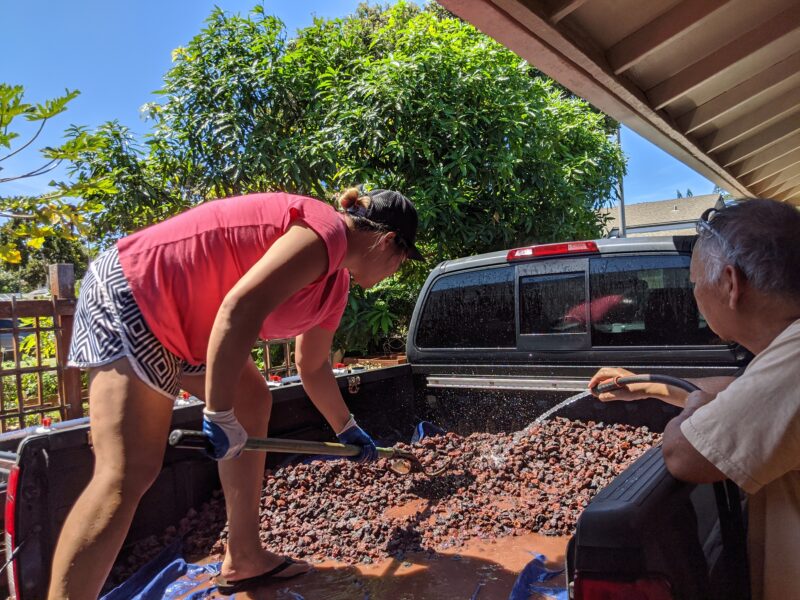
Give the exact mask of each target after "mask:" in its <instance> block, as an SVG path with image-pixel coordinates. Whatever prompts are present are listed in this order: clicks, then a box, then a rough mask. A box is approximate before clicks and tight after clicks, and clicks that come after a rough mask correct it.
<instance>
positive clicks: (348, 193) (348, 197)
mask: <svg viewBox="0 0 800 600" xmlns="http://www.w3.org/2000/svg"><path fill="white" fill-rule="evenodd" d="M359 196H360V193H359V191H358V188H354V187H353V188H349V189H346V190H345V191H344V192H342V194H341V195H340V196H339V206H341V207H342V208H343V209H344V210H347V209H348V208H350V207H351V206H355V204H356V202H358V197H359Z"/></svg>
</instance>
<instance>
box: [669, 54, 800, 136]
mask: <svg viewBox="0 0 800 600" xmlns="http://www.w3.org/2000/svg"><path fill="white" fill-rule="evenodd" d="M798 73H800V52H795V53H794V54H792V55H791V56H790V57H788V58H786V59H784V60H782V61H780V62H777V63H775V64H774V65H772V66H771V67H769V68H768V69H765V70H763V71H761V72H760V73H758V74H757V75H754V76H753V77H751V78H750V79H747V80H746V81H743V82H742V83H740V84H739V85H737V86H736V87H733V88H731V89H729V90H728V91H726V92H724V93H722V94H720V95H719V96H716V97H715V98H712V99H711V100H709V101H708V102H705V103H704V104H701V105H700V106H698V107H697V108H695V109H694V110H692V111H690V112H688V113H686V114H685V115H682V116H680V117H678V119H677V124H678V127H679V128H680V129H681V131H685V132H686V133H691V132H693V131H695V130H697V129H700V128H701V127H702V126H703V125H707V124H708V123H710V122H711V121H713V120H714V119H716V118H718V117H721V116H722V115H724V114H726V113H728V112H730V111H732V110H733V109H735V108H738V107H739V106H741V105H742V104H745V103H746V102H750V101H753V100H756V99H757V98H758V97H759V96H760V95H761V94H763V93H764V92H766V91H768V90H769V89H771V88H772V87H774V86H776V85H778V84H779V83H781V82H783V81H785V80H786V79H789V78H790V77H794V76H797V74H798Z"/></svg>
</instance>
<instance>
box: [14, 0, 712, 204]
mask: <svg viewBox="0 0 800 600" xmlns="http://www.w3.org/2000/svg"><path fill="white" fill-rule="evenodd" d="M256 3H257V2H256V0H216V1H212V0H133V1H118V0H67V1H64V0H25V1H22V0H12V1H10V2H3V3H2V5H3V21H4V25H5V26H4V28H3V29H4V32H3V36H2V37H0V56H2V57H3V58H2V63H0V81H3V82H5V83H12V84H21V85H23V86H25V92H26V100H27V101H29V102H41V101H44V100H45V99H47V98H51V97H54V96H56V95H59V94H62V93H63V91H64V89H65V88H69V89H78V90H80V91H81V95H80V96H79V97H78V98H76V99H75V100H74V101H73V102H72V103H71V104H70V106H69V110H68V111H67V112H66V113H64V114H62V115H60V116H59V117H57V118H55V119H54V120H53V121H52V122H50V123H48V124H47V126H46V127H45V133H44V134H43V136H41V137H40V138H39V140H37V142H40V143H38V145H37V146H36V147H37V148H39V147H42V146H43V145H47V144H57V143H58V142H59V140H60V137H61V135H62V133H63V131H64V129H66V128H67V127H68V126H69V125H71V124H73V123H75V124H80V125H86V126H89V127H95V126H97V125H100V124H101V123H103V122H105V121H108V120H113V119H118V120H119V121H121V122H122V123H123V124H125V125H127V126H128V127H130V128H131V129H132V130H133V131H135V132H136V133H138V134H142V133H144V132H146V131H147V130H148V128H149V125H148V123H147V122H145V121H144V120H142V118H141V117H140V113H139V109H140V107H141V106H142V105H143V104H145V103H146V102H150V101H153V100H155V99H156V98H155V96H154V95H153V94H152V92H153V91H154V90H156V89H158V88H159V87H160V85H161V78H162V76H163V74H164V73H165V72H166V71H167V70H168V69H169V67H170V64H171V59H170V56H171V51H172V50H173V49H174V48H176V47H178V46H181V45H183V44H185V43H186V42H188V40H190V39H191V38H192V37H193V36H194V35H195V34H197V33H198V32H199V31H200V30H201V28H202V26H203V21H204V20H205V18H206V17H207V16H208V15H209V13H210V12H211V10H212V9H213V7H214V6H219V7H220V8H222V9H224V10H226V11H230V12H247V11H248V10H249V9H250V8H251V7H252V6H254V5H255V4H256ZM263 4H264V6H265V8H266V10H267V12H268V13H271V14H274V15H277V16H278V17H280V18H281V19H282V20H283V21H284V23H286V26H287V29H288V31H289V32H291V33H293V32H294V31H295V30H296V29H297V28H300V27H304V26H306V25H309V24H310V23H311V21H312V19H313V17H314V16H320V17H341V16H344V15H347V14H348V13H350V12H352V10H353V9H354V8H355V7H356V6H357V5H358V0H306V1H302V0H293V1H292V0H265V1H264V2H263ZM18 131H20V132H21V133H23V136H22V139H25V136H24V132H25V131H26V130H23V129H18ZM622 145H623V149H624V150H625V153H626V155H627V156H628V175H627V176H626V177H625V199H626V202H628V203H635V202H643V201H648V200H661V199H667V198H673V197H675V190H681V192H682V193H685V192H686V189H687V188H689V189H691V190H692V192H693V193H694V194H695V195H699V194H704V193H710V192H711V190H712V189H713V187H714V186H713V183H711V182H710V181H708V180H707V179H706V178H704V177H703V176H701V175H699V174H698V173H696V172H695V171H693V170H692V169H690V168H689V167H686V166H685V165H683V164H682V163H680V162H679V161H677V160H675V159H673V158H672V157H670V156H669V155H668V154H666V153H665V152H663V151H662V150H660V149H659V148H657V147H656V146H654V145H653V144H651V143H650V142H648V141H647V140H644V139H643V138H641V137H640V136H638V135H637V134H635V133H634V132H632V131H631V130H629V129H624V130H623V133H622ZM2 154H3V153H2V152H0V155H2ZM38 165H39V161H38V158H37V156H36V153H34V152H23V153H20V155H18V157H14V158H12V159H9V160H8V161H5V162H4V163H3V165H2V166H3V167H4V170H3V173H2V176H5V177H8V176H10V175H16V174H19V173H21V172H25V171H27V170H30V169H33V168H36V167H37V166H38ZM55 175H56V176H57V175H58V174H57V173H56V174H55ZM52 176H53V174H51V175H50V176H44V177H39V178H37V179H32V180H22V181H19V182H11V183H5V184H0V186H2V187H0V195H4V196H5V195H11V194H14V193H19V194H26V193H38V192H42V191H44V189H45V188H46V186H47V183H48V181H49V179H50V178H52Z"/></svg>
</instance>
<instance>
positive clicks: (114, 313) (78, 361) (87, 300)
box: [67, 246, 206, 399]
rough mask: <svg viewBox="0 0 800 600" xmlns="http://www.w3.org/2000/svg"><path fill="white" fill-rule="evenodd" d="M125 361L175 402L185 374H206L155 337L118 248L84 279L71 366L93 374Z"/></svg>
mask: <svg viewBox="0 0 800 600" xmlns="http://www.w3.org/2000/svg"><path fill="white" fill-rule="evenodd" d="M123 356H127V357H128V361H129V362H130V363H131V367H132V368H133V370H134V372H135V373H136V375H138V376H139V378H140V379H141V380H142V381H144V382H145V383H146V384H147V385H149V386H150V387H152V388H153V389H155V390H157V391H159V392H161V393H162V394H164V395H165V396H167V397H168V398H172V399H175V396H177V395H178V392H180V385H181V378H182V377H183V375H184V373H185V374H187V375H199V374H202V373H205V369H206V367H205V365H190V364H189V363H187V362H186V361H184V360H182V359H180V358H178V357H177V356H175V355H174V354H172V352H170V351H169V350H167V349H166V348H165V347H164V346H163V344H162V343H161V342H159V341H158V340H157V339H156V337H155V335H153V332H152V331H150V328H149V327H148V326H147V323H145V320H144V316H142V311H140V310H139V306H138V305H137V304H136V300H135V299H134V297H133V292H132V291H131V287H130V285H129V284H128V281H127V279H125V275H124V274H123V273H122V265H120V262H119V253H118V252H117V248H116V246H114V247H113V248H110V249H108V250H106V251H105V252H103V253H102V254H101V255H100V256H98V257H97V259H95V260H94V261H92V263H91V264H90V265H89V270H88V271H87V273H86V275H85V276H84V278H83V283H82V284H81V290H80V296H79V298H78V306H77V308H76V309H75V322H74V327H73V331H72V341H71V343H70V347H69V358H68V361H67V362H68V364H69V366H71V367H80V368H82V369H88V368H91V367H99V366H101V365H106V364H108V363H110V362H114V361H115V360H117V359H120V358H122V357H123Z"/></svg>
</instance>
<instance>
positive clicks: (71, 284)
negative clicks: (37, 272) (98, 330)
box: [49, 263, 83, 419]
mask: <svg viewBox="0 0 800 600" xmlns="http://www.w3.org/2000/svg"><path fill="white" fill-rule="evenodd" d="M49 273H50V293H51V294H52V296H53V322H54V325H55V326H56V332H55V333H56V336H55V337H56V359H57V361H58V372H59V373H60V375H61V377H60V379H61V382H60V388H61V389H60V390H59V391H60V395H61V413H62V416H63V418H65V419H78V418H80V417H82V416H83V403H82V402H81V391H82V390H81V372H80V369H76V368H73V367H70V368H68V367H67V353H68V352H69V343H70V340H71V339H72V325H73V321H74V318H75V317H74V314H73V311H69V312H66V313H65V312H64V311H62V310H60V307H59V302H58V301H59V300H72V301H73V303H72V304H73V305H74V300H75V269H74V268H73V266H72V265H71V264H62V263H60V264H55V265H50V267H49Z"/></svg>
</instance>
